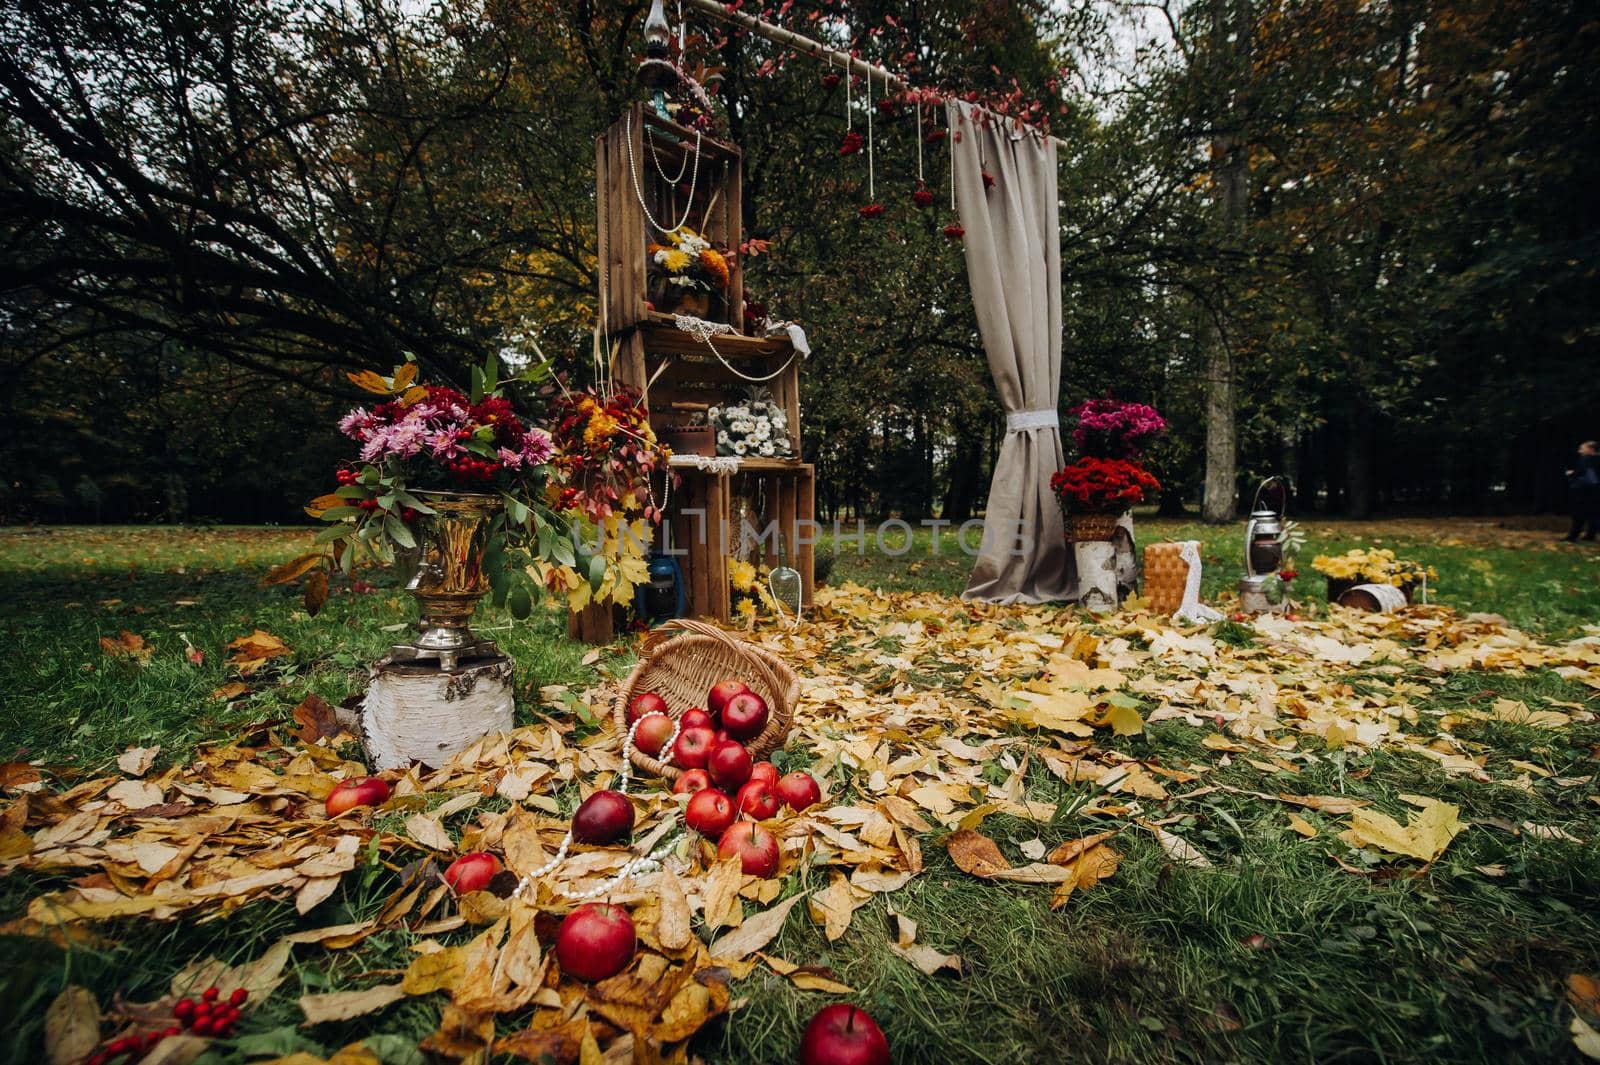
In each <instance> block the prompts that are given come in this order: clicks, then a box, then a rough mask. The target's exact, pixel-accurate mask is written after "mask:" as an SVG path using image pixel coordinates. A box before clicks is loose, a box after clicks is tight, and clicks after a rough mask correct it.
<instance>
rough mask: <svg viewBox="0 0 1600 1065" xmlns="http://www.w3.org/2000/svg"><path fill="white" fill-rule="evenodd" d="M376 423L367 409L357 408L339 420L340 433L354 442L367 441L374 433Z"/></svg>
mask: <svg viewBox="0 0 1600 1065" xmlns="http://www.w3.org/2000/svg"><path fill="white" fill-rule="evenodd" d="M374 421H375V419H374V418H373V417H372V414H371V412H370V411H368V410H367V408H365V407H357V408H356V409H355V410H353V411H351V412H350V413H349V414H346V415H345V416H344V417H343V418H340V419H339V431H340V432H341V433H343V434H344V435H345V436H348V437H349V438H350V439H352V440H365V439H366V438H367V434H368V433H369V432H371V431H372V426H373V422H374Z"/></svg>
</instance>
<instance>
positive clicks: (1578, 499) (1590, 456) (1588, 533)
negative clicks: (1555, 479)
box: [1566, 440, 1600, 544]
mask: <svg viewBox="0 0 1600 1065" xmlns="http://www.w3.org/2000/svg"><path fill="white" fill-rule="evenodd" d="M1567 496H1568V499H1569V500H1570V506H1571V508H1572V531H1571V532H1569V533H1567V536H1566V541H1567V543H1569V544H1575V543H1577V542H1578V534H1579V533H1582V534H1583V538H1584V539H1585V540H1593V539H1594V534H1595V530H1596V528H1600V443H1596V442H1595V441H1593V440H1585V441H1584V442H1583V443H1581V444H1579V445H1578V461H1577V462H1576V463H1574V464H1573V467H1572V468H1571V469H1569V470H1568V471H1567Z"/></svg>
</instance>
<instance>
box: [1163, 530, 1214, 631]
mask: <svg viewBox="0 0 1600 1065" xmlns="http://www.w3.org/2000/svg"><path fill="white" fill-rule="evenodd" d="M1178 557H1179V558H1181V559H1183V561H1184V564H1185V565H1187V566H1188V567H1189V575H1188V576H1187V577H1185V578H1184V581H1183V602H1182V603H1180V604H1179V605H1178V609H1177V610H1176V611H1175V612H1174V613H1173V615H1172V616H1173V617H1174V618H1176V619H1177V620H1179V621H1184V622H1187V623H1189V624H1190V625H1209V624H1211V623H1212V622H1213V621H1221V620H1222V615H1221V614H1220V613H1218V612H1217V611H1215V610H1213V609H1212V608H1211V607H1208V606H1206V605H1205V604H1204V603H1202V602H1201V601H1200V541H1199V540H1184V541H1183V542H1182V543H1180V544H1179V545H1178Z"/></svg>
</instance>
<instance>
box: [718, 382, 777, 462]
mask: <svg viewBox="0 0 1600 1065" xmlns="http://www.w3.org/2000/svg"><path fill="white" fill-rule="evenodd" d="M706 418H707V420H708V421H710V423H711V427H712V429H713V430H715V432H716V434H717V454H719V455H737V456H740V457H741V458H742V457H744V456H746V455H749V456H753V457H756V458H788V457H789V456H790V455H792V454H793V453H794V450H793V448H792V447H791V446H790V444H789V415H788V414H787V413H785V411H784V409H783V408H782V407H781V406H779V405H778V404H777V403H775V402H773V399H772V396H771V394H770V393H769V392H767V391H766V390H765V389H760V388H753V389H751V390H750V393H749V395H747V396H746V397H745V398H744V399H743V400H741V401H740V402H738V403H729V404H727V405H726V406H719V407H712V408H711V409H710V410H708V411H706Z"/></svg>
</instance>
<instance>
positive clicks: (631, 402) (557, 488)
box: [535, 385, 671, 610]
mask: <svg viewBox="0 0 1600 1065" xmlns="http://www.w3.org/2000/svg"><path fill="white" fill-rule="evenodd" d="M550 416H551V421H550V424H551V431H552V432H553V433H554V436H555V441H556V449H557V454H556V460H555V466H556V470H557V472H558V475H559V476H558V483H556V484H552V485H551V486H550V488H549V489H548V491H547V498H548V500H549V502H550V504H551V506H553V507H554V508H555V509H556V510H557V511H558V512H560V513H561V514H562V515H564V516H565V517H566V518H567V519H568V520H569V521H570V522H572V524H573V526H574V527H575V528H576V529H578V530H579V533H578V537H577V538H578V540H579V542H580V543H583V544H585V545H586V546H587V547H588V548H589V549H590V550H591V551H592V552H593V553H592V555H591V556H590V560H589V561H588V563H587V567H588V568H584V567H580V566H574V565H572V564H571V563H567V562H564V561H562V560H554V559H550V560H543V561H541V562H538V563H536V564H535V569H536V571H537V572H538V573H539V575H540V577H541V578H542V579H543V581H544V583H545V587H546V589H547V590H548V591H550V592H552V593H558V594H563V595H565V596H566V597H567V604H568V606H569V607H571V608H572V609H574V610H580V609H582V608H583V607H585V606H587V605H589V603H591V602H604V601H612V602H631V601H632V599H633V592H634V588H635V586H637V585H639V584H645V583H648V582H649V579H650V574H649V562H648V559H647V557H646V556H647V553H648V552H647V549H648V545H649V540H650V533H649V526H651V525H654V524H656V523H657V522H659V521H660V520H661V518H662V513H661V506H662V504H660V503H658V502H657V500H656V498H655V494H654V491H653V489H652V488H651V478H652V477H654V476H655V475H656V474H657V473H662V472H664V471H665V470H666V469H667V459H668V458H669V457H670V456H671V451H669V450H668V449H667V448H666V447H665V446H664V445H663V444H661V443H660V442H659V441H658V440H657V439H656V435H655V432H654V430H652V429H651V427H650V420H649V417H648V412H647V411H646V410H645V407H644V405H643V404H642V403H641V402H640V397H639V394H638V393H637V392H635V391H633V390H632V389H629V388H622V387H612V386H609V385H597V386H594V387H591V388H588V389H584V390H582V391H572V390H568V389H567V388H565V387H563V388H562V389H561V390H560V392H559V393H558V394H557V395H556V396H555V397H554V398H553V399H552V400H551V404H550ZM663 489H664V490H665V485H663Z"/></svg>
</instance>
